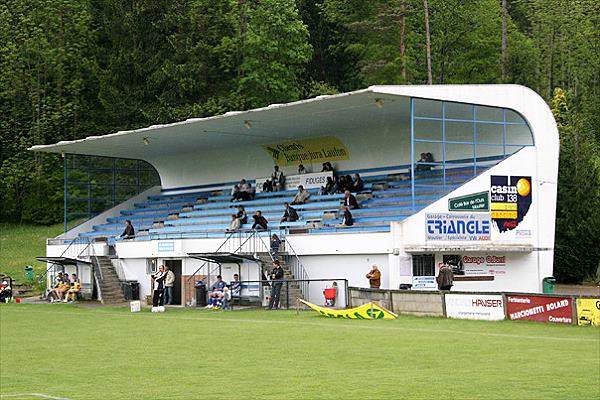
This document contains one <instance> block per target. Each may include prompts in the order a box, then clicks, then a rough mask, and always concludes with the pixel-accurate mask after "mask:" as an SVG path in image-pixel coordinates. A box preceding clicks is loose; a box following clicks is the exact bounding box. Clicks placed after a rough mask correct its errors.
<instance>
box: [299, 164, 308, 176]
mask: <svg viewBox="0 0 600 400" xmlns="http://www.w3.org/2000/svg"><path fill="white" fill-rule="evenodd" d="M304 174H306V168H304V165H302V164H300V165H298V175H304Z"/></svg>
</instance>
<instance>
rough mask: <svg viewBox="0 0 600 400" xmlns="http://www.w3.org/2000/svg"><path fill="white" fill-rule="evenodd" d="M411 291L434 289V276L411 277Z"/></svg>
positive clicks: (435, 284) (435, 285)
mask: <svg viewBox="0 0 600 400" xmlns="http://www.w3.org/2000/svg"><path fill="white" fill-rule="evenodd" d="M412 287H413V289H435V288H436V287H437V283H436V281H435V276H413V286H412Z"/></svg>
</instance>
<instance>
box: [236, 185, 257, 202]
mask: <svg viewBox="0 0 600 400" xmlns="http://www.w3.org/2000/svg"><path fill="white" fill-rule="evenodd" d="M248 200H252V197H251V195H250V193H248V192H244V191H243V190H242V189H241V188H240V186H239V185H235V186H234V187H233V189H231V201H248Z"/></svg>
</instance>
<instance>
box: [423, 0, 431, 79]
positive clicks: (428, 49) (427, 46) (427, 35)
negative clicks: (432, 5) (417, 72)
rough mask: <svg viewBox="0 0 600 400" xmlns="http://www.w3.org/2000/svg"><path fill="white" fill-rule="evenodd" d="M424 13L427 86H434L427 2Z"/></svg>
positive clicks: (424, 5)
mask: <svg viewBox="0 0 600 400" xmlns="http://www.w3.org/2000/svg"><path fill="white" fill-rule="evenodd" d="M423 12H424V14H423V15H424V17H425V51H426V52H427V84H428V85H431V84H433V78H432V76H431V34H430V32H429V6H428V4H427V0H423Z"/></svg>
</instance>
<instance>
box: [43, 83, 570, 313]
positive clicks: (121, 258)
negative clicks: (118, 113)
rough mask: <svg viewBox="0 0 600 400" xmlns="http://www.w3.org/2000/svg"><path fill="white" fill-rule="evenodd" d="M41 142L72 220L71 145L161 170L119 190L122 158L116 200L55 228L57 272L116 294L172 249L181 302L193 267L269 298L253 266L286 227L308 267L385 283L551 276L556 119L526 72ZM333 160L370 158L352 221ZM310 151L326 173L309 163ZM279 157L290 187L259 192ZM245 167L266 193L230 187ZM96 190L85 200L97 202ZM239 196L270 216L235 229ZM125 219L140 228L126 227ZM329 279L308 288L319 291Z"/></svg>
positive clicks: (462, 286)
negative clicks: (303, 197) (450, 274)
mask: <svg viewBox="0 0 600 400" xmlns="http://www.w3.org/2000/svg"><path fill="white" fill-rule="evenodd" d="M32 150H34V151H45V152H54V153H62V154H63V156H64V157H65V160H66V161H65V171H66V172H65V193H66V196H65V227H67V223H68V220H69V216H70V215H71V214H73V215H76V214H77V213H74V212H71V214H70V213H69V207H70V202H69V194H70V193H72V192H74V190H72V189H71V187H72V186H73V185H74V183H72V182H69V180H68V179H67V177H68V176H69V175H70V174H69V173H67V171H68V168H69V166H68V162H67V160H69V157H71V159H73V158H74V157H83V156H86V157H110V158H112V159H115V160H116V159H133V160H143V161H144V162H145V163H147V164H149V165H150V167H149V169H152V171H155V173H156V175H157V176H158V178H159V179H160V182H161V184H160V185H157V186H152V187H142V186H140V185H139V179H138V186H137V191H135V193H134V192H131V193H130V192H128V193H129V194H130V195H131V196H130V198H127V199H122V200H123V201H121V202H119V201H117V199H121V198H122V197H123V196H117V195H116V194H115V193H117V192H118V188H116V184H115V182H116V178H115V177H116V176H117V175H118V173H119V170H118V169H113V170H110V171H109V173H106V174H105V175H104V176H109V175H111V174H112V177H113V181H112V185H113V188H112V190H113V192H112V203H110V202H109V203H106V204H108V205H104V206H99V207H101V209H100V208H94V207H92V206H90V207H88V211H87V214H85V213H84V214H82V215H85V216H86V218H87V220H86V221H85V222H84V223H82V224H80V225H78V226H76V227H73V228H72V229H67V228H66V229H65V233H64V234H63V235H61V236H60V237H58V238H53V239H49V240H48V246H47V254H46V257H43V258H42V259H43V260H44V261H46V262H48V266H49V274H48V279H49V281H50V279H51V277H52V275H53V272H54V271H55V270H58V269H63V268H66V269H77V270H78V271H79V272H80V275H82V276H84V277H86V279H87V282H84V287H87V288H88V290H89V291H90V293H91V292H92V291H94V292H95V295H97V296H98V297H101V298H102V299H103V300H107V301H108V300H115V301H116V300H119V299H121V293H119V289H118V288H116V286H118V285H119V284H120V283H121V282H123V281H129V280H136V281H138V282H139V283H140V290H141V294H142V295H147V294H148V293H149V292H150V282H149V274H150V273H151V272H152V271H153V270H154V269H155V268H156V266H157V265H160V264H163V263H166V264H168V265H170V266H171V267H172V268H173V269H174V270H175V272H176V274H177V275H178V277H179V278H180V279H178V281H177V284H176V288H175V289H176V300H177V302H179V303H182V304H187V305H190V304H193V303H194V290H193V283H194V281H196V280H199V279H205V280H209V281H210V280H211V279H212V277H214V275H216V274H217V273H221V274H223V275H224V278H225V279H226V280H228V279H230V278H231V276H230V275H233V273H234V272H237V273H240V274H241V276H242V278H243V280H245V281H248V284H247V285H246V286H245V293H246V294H247V295H248V297H249V298H250V297H260V296H259V294H258V293H257V290H258V289H260V288H259V287H258V285H257V284H253V283H251V282H250V281H252V282H256V281H259V280H260V279H261V278H262V273H263V272H264V268H266V267H268V266H269V264H270V260H271V256H270V255H269V238H270V237H271V236H272V235H273V234H276V235H278V237H280V238H281V239H283V240H284V243H285V245H284V246H283V250H282V251H283V255H282V257H283V259H284V261H285V264H286V269H287V273H288V276H289V277H290V278H295V279H302V280H326V279H344V280H346V282H347V283H349V284H351V285H353V286H368V281H367V280H366V279H365V277H364V275H365V274H366V272H367V271H368V270H369V268H370V266H371V264H373V263H375V264H378V265H379V267H380V269H381V270H382V274H383V279H382V286H383V287H385V288H396V289H397V288H398V287H399V286H403V287H406V285H411V286H412V288H413V290H419V289H431V288H434V287H435V284H434V277H435V275H436V274H437V269H438V268H439V266H440V264H442V263H451V264H452V265H453V268H454V269H455V274H456V277H457V278H456V282H455V287H456V289H458V290H465V291H481V290H494V291H502V290H510V291H521V292H539V291H540V290H541V287H542V286H541V285H542V279H543V278H544V277H547V276H551V275H552V259H553V242H554V215H555V203H556V179H557V170H558V133H557V129H556V124H555V122H554V119H553V118H552V115H551V113H550V111H549V109H548V107H547V106H546V104H545V103H544V102H543V100H542V99H540V98H539V97H538V96H537V95H536V94H535V93H534V92H532V91H530V90H529V89H527V88H524V87H520V86H515V85H459V86H454V85H448V86H373V87H370V88H368V89H364V90H360V91H356V92H351V93H344V94H339V95H331V96H319V97H317V98H315V99H309V100H304V101H300V102H295V103H290V104H281V105H279V104H278V105H271V106H269V107H265V108H261V109H256V110H250V111H244V112H229V113H226V114H225V115H222V116H216V117H209V118H199V119H190V120H187V121H183V122H179V123H174V124H168V125H159V126H151V127H148V128H144V129H138V130H133V131H127V132H117V133H114V134H109V135H104V136H94V137H89V138H86V139H83V140H77V141H71V142H60V143H57V144H54V145H43V146H34V147H32ZM422 153H431V154H432V155H433V160H427V161H423V160H420V158H419V155H420V154H422ZM326 161H330V162H331V163H333V164H334V166H335V170H336V172H335V174H336V175H338V176H341V175H351V174H355V173H359V174H360V175H361V176H362V178H363V180H364V182H365V185H364V189H363V190H362V191H360V192H359V193H357V194H356V197H357V199H358V202H359V204H360V208H359V209H356V210H352V214H353V216H354V222H355V223H354V225H353V226H351V227H345V226H344V227H342V226H340V223H341V221H340V219H339V208H340V203H341V202H342V201H343V194H320V192H321V191H320V187H321V186H322V184H323V182H324V180H325V179H324V178H325V177H326V176H329V175H331V172H321V164H322V163H323V162H326ZM69 162H70V161H69ZM140 162H141V161H140ZM300 163H303V164H304V165H305V166H307V167H308V168H309V171H312V172H311V173H308V174H306V175H295V170H296V167H297V165H298V164H300ZM113 165H117V164H116V162H114V163H113ZM273 165H279V166H280V168H281V169H282V170H283V171H284V173H285V175H286V176H287V180H286V183H287V187H286V190H284V191H280V192H266V193H265V192H261V191H260V188H261V186H262V182H264V180H265V177H267V176H268V175H269V174H270V172H271V170H272V168H273ZM138 169H139V168H138ZM88 175H89V174H88ZM241 178H245V179H246V180H248V181H249V182H251V183H252V184H253V185H255V186H256V187H257V189H258V190H257V193H256V197H255V198H254V199H253V200H248V201H242V202H231V201H230V199H231V196H230V194H229V192H230V190H231V187H232V186H233V185H234V184H236V183H237V182H239V180H240V179H241ZM88 179H89V178H88ZM99 181H101V179H95V180H93V183H92V180H89V181H88V182H87V183H86V184H87V187H88V188H89V187H91V186H92V185H101V184H102V183H99ZM299 183H301V184H303V185H304V186H305V187H306V188H308V191H309V192H310V193H311V196H310V199H309V201H308V202H306V203H305V204H301V205H297V206H295V208H296V209H297V210H298V212H299V215H300V220H298V221H295V222H284V223H279V220H280V218H281V215H282V214H283V211H284V207H283V203H284V202H286V201H291V200H292V199H293V196H294V193H295V188H296V186H297V185H298V184H299ZM106 185H107V186H109V185H108V184H106ZM146 186H148V185H146ZM93 191H94V190H88V195H87V196H85V197H84V199H83V200H84V203H86V204H88V205H90V204H92V203H93V201H97V199H96V198H94V195H93V194H90V193H91V192H93ZM77 200H79V199H77ZM102 204H104V203H102ZM238 205H243V206H244V207H245V209H246V212H247V213H248V216H249V221H248V222H251V218H250V216H251V215H252V214H254V213H255V212H256V211H258V210H261V211H262V213H263V215H264V216H265V217H266V218H267V220H268V221H269V230H268V231H253V230H252V229H251V225H252V224H251V223H249V224H245V225H244V226H242V230H241V231H240V232H235V233H231V232H227V228H228V227H229V222H230V216H231V214H232V212H234V210H235V208H233V207H236V206H238ZM102 207H103V208H102ZM71 208H72V207H71ZM126 219H129V220H131V221H132V223H133V225H134V227H135V229H136V236H135V237H134V238H132V239H124V238H122V237H120V236H119V235H120V234H121V233H122V232H123V223H124V221H125V220H126ZM85 271H88V272H87V274H86V272H85ZM111 280H112V286H111V282H110V281H111ZM94 288H95V289H94ZM322 288H323V287H322V285H317V284H312V286H311V287H310V288H307V287H306V286H304V285H303V284H300V285H299V287H298V288H297V290H298V291H300V293H299V294H300V295H302V296H304V297H307V298H309V299H311V298H314V297H319V296H320V295H321V292H322ZM290 290H292V289H290Z"/></svg>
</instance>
